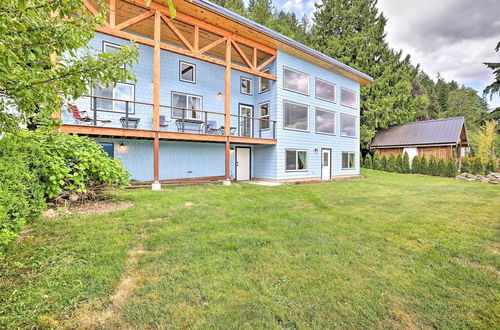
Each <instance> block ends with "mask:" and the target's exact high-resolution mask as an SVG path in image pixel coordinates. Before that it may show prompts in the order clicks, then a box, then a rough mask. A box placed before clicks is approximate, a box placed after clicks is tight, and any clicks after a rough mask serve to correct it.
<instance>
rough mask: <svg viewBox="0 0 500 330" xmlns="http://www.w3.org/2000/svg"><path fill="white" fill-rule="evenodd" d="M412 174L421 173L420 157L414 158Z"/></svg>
mask: <svg viewBox="0 0 500 330" xmlns="http://www.w3.org/2000/svg"><path fill="white" fill-rule="evenodd" d="M411 173H415V174H419V173H420V158H419V157H418V156H415V157H413V159H412V161H411Z"/></svg>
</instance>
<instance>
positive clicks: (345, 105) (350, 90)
mask: <svg viewBox="0 0 500 330" xmlns="http://www.w3.org/2000/svg"><path fill="white" fill-rule="evenodd" d="M342 91H349V92H351V93H353V94H354V100H355V101H356V104H355V105H354V106H353V107H352V106H350V105H347V104H344V103H343V102H342ZM340 105H342V106H344V107H348V108H351V109H357V108H358V93H356V92H355V91H353V90H352V89H349V88H346V87H341V88H340Z"/></svg>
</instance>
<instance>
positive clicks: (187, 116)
mask: <svg viewBox="0 0 500 330" xmlns="http://www.w3.org/2000/svg"><path fill="white" fill-rule="evenodd" d="M85 4H86V6H87V8H88V9H89V10H90V11H91V12H92V11H94V10H95V9H94V5H93V3H92V2H91V1H90V0H89V1H87V2H86V3H85ZM108 4H109V8H110V10H109V15H108V20H107V22H106V24H105V25H104V26H102V27H98V28H97V35H96V37H95V38H94V39H93V40H92V46H94V48H96V49H98V50H99V51H102V52H114V51H116V50H118V49H119V47H120V46H122V45H125V44H128V43H130V41H131V40H133V41H135V42H136V43H137V44H138V45H139V50H140V56H139V61H138V63H137V64H136V65H134V66H133V67H130V68H124V69H128V70H132V71H134V72H135V74H136V76H137V78H138V81H137V82H135V83H134V82H127V83H120V84H118V85H117V86H115V87H114V88H113V87H106V86H102V88H98V89H95V90H93V91H91V93H89V95H86V96H84V97H82V98H80V99H79V100H77V101H75V102H74V104H72V105H71V106H70V107H69V110H70V111H65V112H63V113H62V114H61V119H62V122H63V126H62V127H61V130H62V131H64V132H71V133H77V134H81V135H87V136H91V137H93V138H95V139H96V140H97V141H98V142H99V143H101V144H102V145H103V147H104V149H105V150H106V151H107V152H108V153H109V154H110V155H111V156H112V157H115V158H117V159H120V160H121V161H122V162H123V164H124V165H125V167H126V168H127V169H128V170H129V171H130V173H131V175H132V179H135V180H138V181H151V182H153V188H154V189H158V188H159V187H160V184H161V183H162V182H165V181H168V180H181V179H182V180H183V179H186V180H189V179H197V180H202V179H226V180H230V179H232V180H252V179H259V180H276V181H287V180H301V181H302V180H330V179H331V178H332V177H346V176H354V175H357V174H359V117H360V112H359V103H360V98H359V91H360V86H361V85H363V84H366V83H369V82H370V81H372V78H371V77H369V76H368V75H366V74H364V73H362V72H359V71H357V70H355V69H353V68H351V67H349V66H347V65H345V64H343V63H341V62H339V61H337V60H335V59H332V58H330V57H328V56H326V55H324V54H321V53H319V52H317V51H315V50H313V49H311V48H309V47H307V46H305V45H302V44H300V43H298V42H296V41H294V40H291V39H289V38H287V37H285V36H283V35H281V34H278V33H276V32H274V31H272V30H270V29H268V28H266V27H263V26H261V25H259V24H256V23H254V22H252V21H250V20H248V19H246V18H243V17H241V16H239V15H236V14H234V13H232V12H230V11H228V10H226V9H224V8H221V7H219V6H217V5H214V4H212V3H210V2H208V1H204V0H192V1H183V0H181V1H177V2H176V3H175V5H176V9H177V16H176V17H175V18H174V19H171V18H170V17H169V10H168V8H167V7H165V6H164V5H162V4H160V3H156V2H154V1H153V2H152V3H151V4H150V5H149V6H146V4H145V2H144V1H143V0H110V1H109V3H108Z"/></svg>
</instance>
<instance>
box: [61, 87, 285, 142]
mask: <svg viewBox="0 0 500 330" xmlns="http://www.w3.org/2000/svg"><path fill="white" fill-rule="evenodd" d="M159 108H160V111H159V115H158V118H157V120H158V121H157V122H158V124H159V125H158V127H159V129H158V130H155V129H154V122H155V121H154V118H153V104H152V103H146V102H138V101H130V100H124V99H116V98H109V97H103V96H93V95H85V96H83V97H81V98H80V99H78V100H77V101H76V102H75V103H74V104H68V108H67V109H65V111H63V113H62V114H61V120H62V122H63V127H62V128H61V129H62V131H65V132H69V133H77V134H86V135H99V136H115V137H137V138H141V137H142V138H152V137H153V136H154V134H155V133H158V134H159V138H160V139H169V140H185V141H210V142H226V140H227V138H229V140H230V142H233V143H250V144H275V143H276V140H275V139H276V121H275V120H271V119H268V118H256V117H252V116H242V115H236V114H231V115H230V120H229V122H230V127H229V129H226V127H225V122H226V121H225V120H226V114H225V113H223V112H214V111H207V110H198V109H187V108H179V107H174V106H166V105H160V106H159Z"/></svg>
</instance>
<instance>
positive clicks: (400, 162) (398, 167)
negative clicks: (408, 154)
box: [396, 153, 404, 173]
mask: <svg viewBox="0 0 500 330" xmlns="http://www.w3.org/2000/svg"><path fill="white" fill-rule="evenodd" d="M396 172H398V173H404V172H403V157H402V156H401V154H400V153H399V154H398V156H397V157H396Z"/></svg>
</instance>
